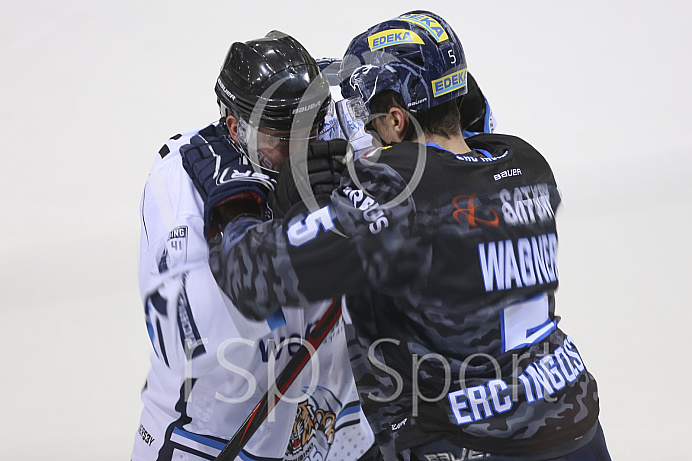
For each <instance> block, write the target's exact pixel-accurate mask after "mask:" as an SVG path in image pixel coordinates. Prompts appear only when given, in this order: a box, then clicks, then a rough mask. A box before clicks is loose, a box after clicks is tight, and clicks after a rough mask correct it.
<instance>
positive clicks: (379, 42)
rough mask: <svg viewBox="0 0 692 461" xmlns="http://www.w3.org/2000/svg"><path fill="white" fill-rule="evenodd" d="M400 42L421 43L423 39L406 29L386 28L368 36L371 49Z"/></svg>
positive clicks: (374, 49)
mask: <svg viewBox="0 0 692 461" xmlns="http://www.w3.org/2000/svg"><path fill="white" fill-rule="evenodd" d="M401 43H419V44H421V45H422V44H423V39H422V38H420V37H419V36H418V34H416V33H415V32H411V31H410V30H406V29H388V30H383V31H382V32H378V33H376V34H373V35H371V36H369V37H368V45H370V50H371V51H377V50H381V49H382V48H386V47H388V46H392V45H399V44H401Z"/></svg>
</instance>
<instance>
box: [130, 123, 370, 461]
mask: <svg viewBox="0 0 692 461" xmlns="http://www.w3.org/2000/svg"><path fill="white" fill-rule="evenodd" d="M198 131H199V130H193V131H190V132H187V133H184V134H182V135H176V136H174V137H173V138H171V139H170V140H169V141H168V142H167V143H166V145H165V146H164V147H163V148H162V149H161V151H160V152H159V154H160V155H158V156H157V157H156V160H155V161H154V165H153V167H152V170H151V173H150V175H149V178H148V180H147V183H146V185H145V188H144V192H143V195H142V201H141V243H140V258H139V283H140V292H141V296H142V300H143V304H144V311H145V318H146V327H147V330H148V332H149V337H150V339H151V344H152V347H153V351H152V353H151V371H150V372H149V375H148V377H147V381H146V385H145V387H144V389H143V391H142V402H143V403H144V409H143V411H142V415H141V420H140V425H139V428H138V430H137V434H136V436H135V443H134V448H133V451H132V461H153V460H161V461H163V460H173V459H175V460H181V461H185V460H188V461H192V460H202V459H207V460H208V459H214V457H216V456H217V455H218V454H219V452H220V451H221V449H222V448H223V447H224V445H225V443H226V442H227V441H228V440H229V439H230V438H231V436H232V435H233V434H234V433H235V432H236V430H237V429H238V428H239V427H240V425H241V424H242V423H243V422H244V421H245V419H246V418H247V417H248V415H249V414H250V412H251V411H252V409H253V408H254V407H255V405H256V404H257V402H258V401H259V400H260V398H261V397H262V396H263V395H264V393H265V392H266V391H267V389H268V388H269V386H270V385H271V384H272V383H273V381H274V378H275V377H276V376H277V375H278V374H279V373H280V372H281V370H283V368H284V367H285V366H286V363H287V362H288V361H289V360H290V358H291V356H292V355H293V354H294V353H295V352H296V350H297V349H298V348H299V347H300V340H301V339H304V338H305V337H306V336H307V335H308V334H309V332H310V330H311V328H312V327H313V326H314V325H315V324H316V323H317V321H318V320H319V319H320V317H321V316H322V314H323V313H324V311H325V310H326V308H327V305H328V304H329V301H325V302H322V303H318V304H316V305H314V306H312V307H311V308H309V309H305V310H303V309H281V310H279V311H278V312H277V314H276V315H275V316H273V317H272V318H271V319H269V320H268V321H263V322H253V321H250V320H247V319H246V318H244V317H243V316H242V315H241V314H240V313H239V312H238V311H237V310H236V309H235V307H234V306H233V305H232V303H231V301H230V300H229V299H228V298H227V297H226V296H225V295H224V294H223V293H222V292H221V291H220V290H219V288H218V286H217V284H216V281H215V280H214V278H213V276H212V274H211V272H210V269H209V264H208V247H207V243H206V241H205V239H204V235H203V227H204V225H203V209H204V204H203V202H202V199H201V197H200V195H199V194H198V193H197V191H196V190H195V187H194V185H193V183H192V181H191V180H190V178H189V176H188V174H187V173H186V172H185V170H184V168H183V166H182V163H181V157H180V152H179V148H180V147H181V146H182V145H184V144H186V143H188V142H189V139H190V137H192V136H193V135H195V134H196V133H197V132H198ZM345 342H346V340H345V336H344V324H343V320H342V319H340V320H339V323H337V325H336V326H335V327H334V329H333V330H332V332H331V333H330V335H329V336H328V337H327V338H326V339H325V341H324V342H323V343H322V345H321V346H320V347H319V349H318V350H317V354H316V356H315V357H313V359H312V360H311V362H310V363H309V364H308V365H307V366H306V368H305V369H304V370H303V372H302V374H301V375H300V376H299V377H298V378H297V380H296V382H294V383H293V385H292V386H291V387H290V388H289V390H288V391H287V393H286V395H285V396H284V397H283V398H282V399H281V400H280V402H279V403H278V404H277V406H276V407H275V408H274V410H273V411H272V412H271V413H270V415H269V417H268V419H267V420H266V421H265V422H264V423H263V424H262V426H261V427H260V429H259V430H258V431H257V433H256V434H255V435H254V436H253V437H252V438H251V439H250V441H249V443H248V444H247V445H246V446H245V448H244V450H243V451H242V452H241V454H240V456H239V457H238V459H242V460H290V461H294V460H295V461H303V460H306V461H307V460H310V461H317V460H319V461H324V460H349V459H357V458H358V457H359V456H360V455H361V454H362V453H363V452H365V451H366V450H367V449H368V448H370V446H371V445H372V443H373V441H374V438H373V435H372V432H371V430H370V428H369V426H368V425H367V423H366V421H365V418H364V417H363V416H362V414H361V411H360V404H359V401H358V396H357V393H356V390H355V384H354V380H353V375H352V372H351V368H350V364H349V359H348V354H347V350H346V344H345Z"/></svg>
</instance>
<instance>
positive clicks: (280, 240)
mask: <svg viewBox="0 0 692 461" xmlns="http://www.w3.org/2000/svg"><path fill="white" fill-rule="evenodd" d="M351 177H354V178H358V179H357V180H353V179H345V180H344V181H343V182H342V185H341V186H340V187H339V188H338V189H336V190H335V191H334V192H333V193H332V194H331V196H321V197H318V198H317V201H316V204H315V205H314V206H313V207H311V208H308V207H307V206H306V205H305V204H302V203H301V204H298V205H296V206H294V207H293V208H292V209H291V210H289V212H288V214H287V215H286V217H285V218H284V219H283V220H274V221H268V222H265V223H261V224H258V225H256V226H253V227H251V228H249V229H248V230H247V232H246V233H245V235H244V237H243V238H242V239H240V240H239V241H237V242H236V243H235V245H233V246H232V247H231V248H223V249H221V248H217V251H215V250H212V253H216V254H218V257H219V258H220V259H221V263H220V264H219V265H218V267H220V271H221V273H218V272H217V274H215V275H216V276H217V282H218V283H219V286H220V287H221V288H222V290H223V291H224V292H226V294H228V296H229V297H230V298H231V300H233V303H234V304H235V305H236V307H237V308H238V309H239V310H240V311H241V312H242V313H243V315H245V316H247V317H249V318H253V319H262V318H266V317H268V316H270V315H271V314H272V313H273V312H274V311H275V310H276V309H277V308H278V307H279V306H290V307H298V306H304V305H306V304H307V303H309V302H313V301H317V300H320V299H325V298H332V297H337V296H340V295H342V294H348V293H351V292H355V291H360V290H362V289H363V286H364V285H368V284H370V285H373V286H377V288H378V290H384V291H387V292H390V293H393V294H396V293H398V292H403V291H406V290H407V287H409V286H410V283H411V281H412V279H414V278H415V275H416V274H419V273H420V270H421V268H422V267H424V265H425V264H424V261H425V260H426V257H425V254H421V252H420V250H419V248H420V246H419V245H417V242H416V240H417V238H418V237H417V236H416V233H415V222H416V209H415V205H414V202H413V200H412V197H411V194H410V193H409V191H408V189H407V185H406V182H405V181H404V180H403V179H402V177H401V176H400V175H399V174H398V173H397V172H396V171H395V170H394V169H392V168H391V167H389V166H388V165H386V164H382V163H372V162H369V161H367V160H364V159H362V160H359V161H357V162H355V175H354V174H351Z"/></svg>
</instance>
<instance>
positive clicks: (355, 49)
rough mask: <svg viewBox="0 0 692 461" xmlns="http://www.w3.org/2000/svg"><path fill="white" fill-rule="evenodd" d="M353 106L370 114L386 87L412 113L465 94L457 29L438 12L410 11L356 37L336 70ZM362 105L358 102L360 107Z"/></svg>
mask: <svg viewBox="0 0 692 461" xmlns="http://www.w3.org/2000/svg"><path fill="white" fill-rule="evenodd" d="M339 77H340V79H341V93H342V95H343V97H344V98H345V99H349V100H352V101H353V102H354V104H353V106H352V109H351V110H352V111H353V112H356V115H358V114H357V112H359V111H360V112H361V114H360V115H361V116H363V115H365V116H366V117H367V116H368V115H369V101H370V99H371V98H372V97H373V96H375V95H376V94H378V93H380V92H382V91H384V90H393V91H396V92H397V93H399V94H401V96H402V97H403V99H404V102H405V104H406V108H407V109H408V110H409V111H411V112H424V111H427V110H429V109H432V108H433V107H435V106H437V105H439V104H442V103H444V102H446V101H449V100H451V99H454V98H457V97H459V96H461V95H463V94H466V91H467V88H466V85H467V70H466V58H465V56H464V50H463V48H462V47H461V42H460V41H459V38H458V37H457V35H456V33H455V32H454V30H452V28H451V27H450V26H449V24H447V22H446V21H445V20H444V19H442V18H441V17H440V16H438V15H436V14H434V13H431V12H429V11H422V10H416V11H411V12H408V13H405V14H402V15H400V16H397V17H396V18H394V19H391V20H389V21H385V22H382V23H379V24H377V25H375V26H373V27H371V28H369V29H368V30H367V31H365V32H363V33H362V34H360V35H358V36H357V37H355V38H354V39H353V40H352V41H351V44H350V45H349V47H348V49H347V50H346V53H345V55H344V59H343V61H342V64H341V69H340V71H339ZM358 106H360V107H358Z"/></svg>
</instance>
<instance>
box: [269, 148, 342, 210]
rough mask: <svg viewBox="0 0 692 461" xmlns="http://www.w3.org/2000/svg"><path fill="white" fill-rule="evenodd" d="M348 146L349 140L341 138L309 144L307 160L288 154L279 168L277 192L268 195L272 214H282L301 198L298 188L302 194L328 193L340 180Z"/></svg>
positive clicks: (300, 200)
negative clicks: (287, 157)
mask: <svg viewBox="0 0 692 461" xmlns="http://www.w3.org/2000/svg"><path fill="white" fill-rule="evenodd" d="M349 149H350V146H349V144H348V141H346V140H344V139H333V140H331V141H317V142H313V143H310V144H309V145H308V148H307V158H306V159H305V158H303V159H300V158H296V157H289V161H286V162H284V164H283V165H282V167H281V172H280V174H279V179H278V184H277V187H276V191H275V192H274V193H272V194H270V195H269V206H270V207H271V208H272V210H273V211H274V214H275V215H276V216H278V217H281V216H283V215H285V214H286V212H287V211H288V210H289V209H290V208H291V207H292V206H293V205H295V204H296V203H298V202H302V201H303V199H302V197H301V193H300V189H299V187H301V188H302V190H303V193H304V194H305V193H307V194H312V195H315V196H317V195H323V194H331V193H332V191H333V190H334V189H335V188H337V187H338V186H339V183H340V182H341V176H342V172H343V170H344V169H345V168H346V164H345V160H344V159H345V158H346V154H347V152H348V150H349ZM306 160H307V162H306ZM306 163H307V168H306V165H305V164H306ZM306 170H307V178H305V171H306Z"/></svg>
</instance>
